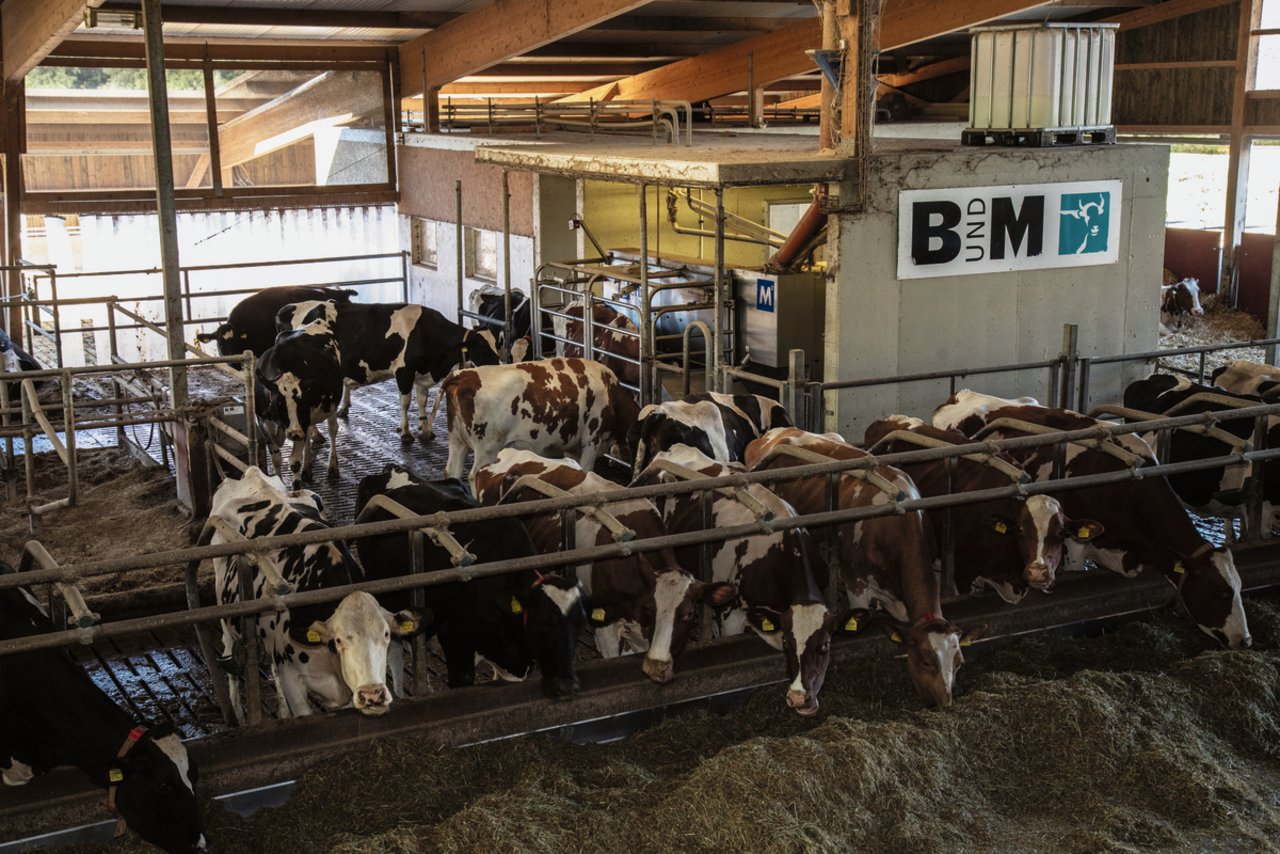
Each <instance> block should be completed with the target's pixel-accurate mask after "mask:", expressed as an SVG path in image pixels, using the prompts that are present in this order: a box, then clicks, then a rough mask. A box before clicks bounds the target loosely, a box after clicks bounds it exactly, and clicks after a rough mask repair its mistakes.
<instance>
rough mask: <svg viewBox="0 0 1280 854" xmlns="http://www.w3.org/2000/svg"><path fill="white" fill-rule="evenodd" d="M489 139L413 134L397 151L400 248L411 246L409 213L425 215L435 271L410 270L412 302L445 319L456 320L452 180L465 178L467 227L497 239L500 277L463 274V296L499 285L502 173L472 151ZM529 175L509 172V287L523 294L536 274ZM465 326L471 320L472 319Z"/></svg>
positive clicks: (465, 217)
mask: <svg viewBox="0 0 1280 854" xmlns="http://www.w3.org/2000/svg"><path fill="white" fill-rule="evenodd" d="M492 141H493V140H491V139H480V138H470V137H450V136H440V135H432V136H410V137H407V138H406V141H405V144H403V145H401V146H400V147H399V149H398V155H399V158H400V159H399V174H400V188H401V189H400V246H401V248H403V249H405V250H411V248H412V239H411V233H412V232H411V230H410V218H411V217H415V216H416V217H422V218H423V219H425V220H427V221H428V222H429V223H431V224H433V225H434V226H435V229H436V241H437V242H436V260H437V262H436V266H435V268H431V267H426V266H423V265H419V264H414V265H412V266H411V267H410V274H409V275H410V299H413V300H415V301H416V302H420V303H422V304H423V305H426V306H430V307H431V308H434V309H436V310H437V311H439V312H441V313H443V314H444V316H445V317H447V318H449V319H450V320H454V319H455V318H456V317H457V311H458V291H457V287H458V286H457V279H458V275H457V269H458V266H457V265H458V254H457V253H458V246H457V242H458V241H457V221H456V218H455V211H456V194H455V189H454V188H455V182H456V181H457V180H461V181H462V222H463V225H464V227H469V228H479V229H484V230H486V231H494V232H497V233H498V235H499V240H498V281H497V282H493V281H488V280H484V279H478V278H473V277H470V276H467V277H464V279H463V293H464V299H465V298H466V295H469V294H470V293H471V292H472V291H475V290H478V289H479V288H481V287H484V286H485V285H494V284H497V285H501V284H502V269H503V257H502V253H503V247H502V240H501V234H502V170H501V169H498V168H496V167H493V166H486V165H483V164H479V163H476V162H475V158H474V155H473V153H472V152H473V151H474V149H475V147H476V146H477V145H479V144H480V143H482V142H492ZM533 183H534V182H533V179H532V176H530V175H529V174H528V173H522V172H512V173H511V174H510V175H509V177H508V186H509V188H510V191H511V206H510V215H511V286H512V287H513V288H519V289H520V290H522V291H524V292H525V293H526V294H527V293H528V292H529V282H530V280H531V279H532V278H533V271H534V261H533V259H534V239H533ZM467 325H470V324H469V323H468V324H467Z"/></svg>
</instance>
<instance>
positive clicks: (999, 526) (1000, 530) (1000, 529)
mask: <svg viewBox="0 0 1280 854" xmlns="http://www.w3.org/2000/svg"><path fill="white" fill-rule="evenodd" d="M996 533H997V534H1007V533H1009V526H1008V525H1006V524H1005V523H1004V522H996Z"/></svg>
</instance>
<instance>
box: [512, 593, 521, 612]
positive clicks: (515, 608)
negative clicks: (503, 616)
mask: <svg viewBox="0 0 1280 854" xmlns="http://www.w3.org/2000/svg"><path fill="white" fill-rule="evenodd" d="M523 612H524V606H523V605H521V604H520V600H519V599H517V598H516V597H514V596H512V597H511V613H513V614H520V613H523Z"/></svg>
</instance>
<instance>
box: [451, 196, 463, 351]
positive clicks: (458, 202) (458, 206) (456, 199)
mask: <svg viewBox="0 0 1280 854" xmlns="http://www.w3.org/2000/svg"><path fill="white" fill-rule="evenodd" d="M453 209H454V213H455V214H456V216H457V226H456V228H455V232H454V233H455V238H456V240H457V244H456V245H455V246H454V247H453V248H454V254H455V255H456V256H457V259H458V325H459V326H461V325H462V275H463V266H462V252H463V247H462V242H463V234H462V179H461V178H459V179H458V180H457V181H454V183H453Z"/></svg>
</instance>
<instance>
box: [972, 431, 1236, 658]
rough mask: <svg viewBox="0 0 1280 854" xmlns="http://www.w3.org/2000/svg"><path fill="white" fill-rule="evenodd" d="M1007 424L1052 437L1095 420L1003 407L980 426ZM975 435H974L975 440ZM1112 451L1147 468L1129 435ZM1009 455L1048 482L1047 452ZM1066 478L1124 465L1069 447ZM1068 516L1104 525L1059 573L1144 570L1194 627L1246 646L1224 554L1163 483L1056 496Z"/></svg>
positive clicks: (1076, 546) (1147, 455) (1070, 546)
mask: <svg viewBox="0 0 1280 854" xmlns="http://www.w3.org/2000/svg"><path fill="white" fill-rule="evenodd" d="M1001 418H1013V419H1018V420H1022V421H1027V422H1030V423H1032V424H1038V425H1043V426H1046V427H1051V428H1053V429H1055V430H1081V429H1086V428H1090V427H1095V426H1097V425H1098V424H1100V423H1101V422H1099V421H1098V420H1097V419H1094V418H1090V417H1088V416H1086V415H1081V414H1080V413H1078V412H1071V411H1070V410H1066V409H1048V408H1045V407H1039V406H1009V407H1003V408H999V409H992V410H990V411H989V412H988V413H987V415H986V420H988V421H991V422H994V421H996V420H997V419H1001ZM977 432H978V431H975V433H977ZM980 435H981V438H984V439H1007V438H1013V437H1015V436H1024V435H1027V433H1026V432H1025V431H1021V430H1018V429H1016V428H1013V427H994V428H993V429H991V430H988V431H981V433H980ZM1117 439H1118V440H1122V441H1118V442H1117V443H1116V444H1118V445H1119V446H1120V447H1122V448H1124V449H1125V450H1127V451H1129V452H1130V453H1133V454H1136V455H1137V456H1140V457H1142V458H1143V459H1144V460H1146V461H1147V463H1148V464H1153V463H1154V461H1155V455H1154V454H1153V453H1152V451H1151V447H1150V446H1149V445H1147V443H1146V442H1144V441H1142V439H1140V438H1138V437H1137V436H1133V435H1126V436H1123V437H1117ZM1010 456H1012V457H1013V458H1014V459H1016V460H1017V461H1018V462H1019V464H1020V465H1021V466H1022V467H1023V468H1024V469H1026V470H1027V471H1028V472H1030V473H1031V474H1032V476H1034V477H1035V479H1036V480H1038V481H1044V480H1048V479H1050V477H1051V476H1052V473H1053V457H1054V451H1053V447H1052V446H1051V445H1042V446H1040V447H1038V448H1029V449H1026V450H1022V451H1016V452H1011V453H1010ZM1065 459H1066V461H1065V469H1064V473H1065V474H1066V475H1067V476H1068V477H1078V476H1087V475H1093V474H1102V473H1105V472H1114V471H1120V470H1123V469H1125V468H1127V467H1128V466H1127V463H1126V462H1125V461H1124V460H1121V459H1118V458H1117V457H1116V456H1114V455H1112V454H1109V453H1107V452H1105V451H1103V450H1100V449H1098V448H1094V447H1086V446H1085V445H1081V444H1071V445H1069V446H1068V447H1067V451H1066V454H1065ZM1060 500H1061V501H1062V507H1063V510H1065V511H1066V513H1067V515H1068V516H1075V515H1081V516H1083V515H1084V514H1085V513H1088V514H1089V516H1091V517H1092V518H1095V519H1097V520H1098V521H1099V522H1100V523H1101V524H1103V525H1105V526H1106V530H1105V531H1103V532H1102V533H1101V534H1100V535H1099V536H1098V537H1096V538H1090V539H1089V540H1088V541H1087V542H1083V543H1073V542H1071V541H1068V543H1067V556H1066V559H1065V564H1066V568H1071V569H1080V568H1082V563H1083V561H1084V560H1085V559H1089V560H1092V561H1094V562H1095V563H1097V564H1098V565H1099V566H1104V567H1106V568H1107V569H1110V570H1112V571H1114V572H1118V573H1120V574H1122V575H1125V576H1128V577H1130V578H1132V577H1133V576H1136V575H1137V574H1138V573H1140V572H1141V571H1142V570H1143V569H1144V568H1146V567H1151V568H1152V569H1154V570H1155V571H1157V572H1159V573H1161V574H1162V575H1163V576H1164V577H1165V578H1166V579H1167V580H1168V581H1169V583H1170V584H1172V585H1173V586H1174V587H1175V588H1176V589H1177V591H1178V598H1179V599H1180V600H1181V602H1182V604H1183V605H1185V606H1186V609H1187V612H1188V613H1189V614H1190V615H1191V618H1192V619H1193V620H1195V622H1196V625H1198V626H1199V627H1200V629H1201V630H1202V631H1204V632H1205V633H1206V634H1208V635H1210V636H1212V637H1214V638H1217V639H1218V640H1219V641H1221V642H1222V643H1224V644H1226V645H1227V646H1229V647H1231V648H1233V649H1238V648H1240V647H1248V646H1249V645H1250V644H1251V643H1252V639H1251V638H1250V636H1249V626H1248V621H1247V620H1246V619H1245V613H1244V604H1243V602H1241V600H1240V576H1239V574H1238V573H1237V572H1236V566H1235V559H1234V558H1233V557H1232V555H1231V551H1230V550H1229V549H1227V548H1216V547H1214V545H1213V543H1211V542H1209V541H1208V540H1206V539H1205V538H1204V537H1202V536H1201V535H1200V532H1199V531H1197V530H1196V528H1195V526H1194V525H1193V524H1192V523H1191V519H1190V518H1189V517H1188V516H1187V513H1186V511H1185V510H1184V509H1183V508H1182V504H1181V502H1179V500H1178V496H1177V495H1176V494H1174V491H1173V488H1172V487H1171V486H1170V485H1169V482H1168V481H1167V480H1165V479H1164V478H1163V477H1148V478H1143V479H1142V480H1128V481H1124V482H1122V483H1115V484H1110V485H1107V486H1092V487H1085V488H1083V489H1070V490H1065V491H1064V492H1063V493H1062V496H1061V499H1060Z"/></svg>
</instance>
